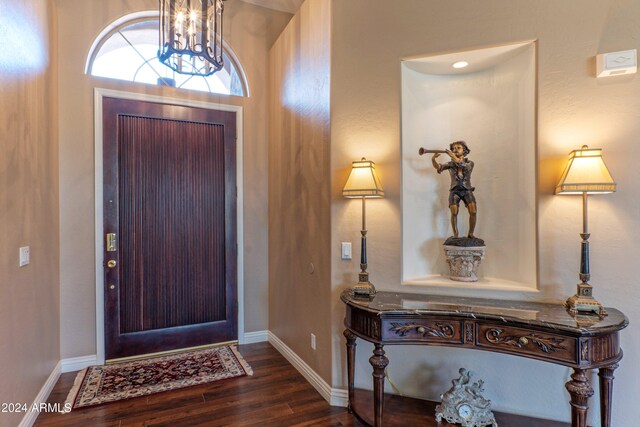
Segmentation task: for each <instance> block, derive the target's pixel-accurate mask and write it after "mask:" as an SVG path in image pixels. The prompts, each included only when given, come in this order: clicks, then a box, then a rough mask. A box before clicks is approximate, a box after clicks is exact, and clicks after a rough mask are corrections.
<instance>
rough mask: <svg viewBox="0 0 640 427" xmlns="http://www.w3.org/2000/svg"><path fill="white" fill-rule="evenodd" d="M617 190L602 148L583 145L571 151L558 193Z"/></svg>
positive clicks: (557, 189) (557, 187)
mask: <svg viewBox="0 0 640 427" xmlns="http://www.w3.org/2000/svg"><path fill="white" fill-rule="evenodd" d="M614 191H616V183H615V181H614V180H613V178H612V177H611V174H610V173H609V169H607V166H606V165H605V164H604V161H603V160H602V149H601V148H589V147H587V146H586V145H583V146H582V148H581V149H579V150H573V151H572V152H571V153H569V163H568V164H567V167H566V168H565V170H564V172H563V173H562V178H560V182H559V183H558V185H557V186H556V191H555V193H556V194H583V193H587V194H602V193H613V192H614Z"/></svg>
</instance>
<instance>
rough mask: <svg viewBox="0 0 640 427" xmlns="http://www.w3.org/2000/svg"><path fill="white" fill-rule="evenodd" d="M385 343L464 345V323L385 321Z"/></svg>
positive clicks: (402, 319) (383, 332)
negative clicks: (408, 342) (410, 342)
mask: <svg viewBox="0 0 640 427" xmlns="http://www.w3.org/2000/svg"><path fill="white" fill-rule="evenodd" d="M382 337H383V340H385V341H418V342H429V343H438V342H441V343H458V344H461V343H462V321H459V320H451V319H429V320H426V319H413V318H398V319H385V320H384V322H383V327H382Z"/></svg>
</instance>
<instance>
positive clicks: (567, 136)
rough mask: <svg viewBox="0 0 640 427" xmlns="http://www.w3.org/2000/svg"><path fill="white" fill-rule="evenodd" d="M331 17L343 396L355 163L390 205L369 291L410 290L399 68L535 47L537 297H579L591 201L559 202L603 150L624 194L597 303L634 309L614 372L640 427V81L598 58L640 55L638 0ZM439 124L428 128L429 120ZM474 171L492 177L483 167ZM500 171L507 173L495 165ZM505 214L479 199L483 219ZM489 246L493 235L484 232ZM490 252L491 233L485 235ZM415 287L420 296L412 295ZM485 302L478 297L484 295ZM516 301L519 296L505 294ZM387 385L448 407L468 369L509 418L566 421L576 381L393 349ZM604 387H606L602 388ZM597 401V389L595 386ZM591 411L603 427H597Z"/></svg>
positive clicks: (598, 270) (504, 361) (617, 198)
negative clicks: (564, 178)
mask: <svg viewBox="0 0 640 427" xmlns="http://www.w3.org/2000/svg"><path fill="white" fill-rule="evenodd" d="M332 7H333V13H332V19H333V22H332V43H331V49H332V57H331V61H332V71H331V168H332V173H331V176H332V188H331V194H332V197H334V199H333V204H332V209H333V212H332V239H331V249H332V258H331V259H332V283H333V287H334V289H335V292H334V297H333V299H332V305H333V306H334V310H333V314H332V317H333V330H334V332H333V337H334V377H333V379H334V382H333V385H334V387H335V386H344V384H345V373H344V357H345V356H344V350H343V347H344V344H343V341H344V340H343V338H342V336H341V331H342V329H343V327H342V319H343V316H344V308H343V307H342V306H341V304H339V303H338V302H337V301H338V300H337V291H338V290H339V289H341V288H344V287H347V286H349V285H350V283H351V282H352V281H353V278H354V277H355V272H356V271H357V264H356V262H357V260H354V261H352V262H345V261H341V260H340V253H339V243H340V242H341V241H353V242H357V239H358V237H357V234H358V228H359V227H358V220H359V206H356V205H357V204H356V203H353V202H349V201H346V200H342V199H340V198H339V196H338V195H339V194H340V189H341V188H342V186H343V185H344V179H345V178H346V174H347V172H348V167H349V162H351V161H352V160H354V159H357V158H360V157H361V156H366V157H367V158H368V159H371V160H374V161H375V162H376V164H377V166H378V167H377V170H378V171H379V173H380V175H381V179H382V183H383V185H384V188H385V191H386V196H387V197H386V198H385V199H383V200H377V201H374V202H372V203H369V204H368V205H367V210H368V225H369V227H368V228H369V234H368V245H369V247H368V249H369V271H370V273H371V280H372V281H373V283H375V284H376V285H377V286H378V288H380V289H384V290H406V289H405V288H403V287H402V286H401V285H400V284H399V283H400V268H401V262H400V259H401V258H400V257H401V251H400V244H401V242H400V235H401V224H400V196H401V194H400V188H401V187H400V172H401V171H400V60H401V59H402V58H403V57H407V56H413V55H427V54H432V53H438V52H447V51H454V50H464V49H471V48H476V47H482V46H490V45H495V44H501V43H510V42H514V41H522V40H530V39H537V40H538V46H539V52H538V71H539V77H538V79H539V80H538V111H539V115H538V161H539V178H538V186H539V190H538V197H539V211H538V215H539V253H540V261H539V262H540V266H539V267H540V289H541V292H540V294H539V295H538V296H537V298H539V299H547V300H561V299H564V298H566V297H567V296H570V295H572V294H573V293H574V292H575V283H576V282H577V271H578V265H579V261H578V258H579V236H578V233H579V232H580V221H581V202H580V198H575V197H556V196H553V195H552V193H553V189H554V186H555V184H556V182H557V180H558V179H559V175H560V173H561V171H562V168H563V166H564V164H565V162H566V159H567V154H568V152H569V151H570V150H572V149H575V148H579V147H580V146H581V145H582V144H589V145H590V146H599V147H602V148H603V149H604V156H605V161H606V162H607V165H608V166H609V168H610V169H611V171H612V174H613V176H614V178H615V179H616V180H617V182H618V192H617V193H615V194H613V195H609V196H600V197H592V198H591V202H590V206H589V209H590V212H589V214H590V229H591V230H590V231H591V232H592V237H591V239H590V240H591V257H592V260H591V269H592V276H591V277H592V281H591V282H592V283H593V284H594V286H595V291H594V292H595V296H596V297H597V298H598V299H600V300H601V301H602V302H603V303H604V304H605V305H608V306H614V307H617V308H619V309H620V310H622V311H623V312H625V313H626V314H627V315H628V317H629V318H630V321H631V326H630V327H629V328H628V329H627V330H625V331H624V332H623V334H622V347H623V348H624V351H625V358H624V359H623V360H622V363H621V366H620V368H619V369H618V371H617V372H616V386H615V387H616V390H615V392H614V401H615V409H614V417H613V425H617V426H632V425H636V424H637V416H636V415H635V410H634V407H635V406H636V403H635V397H636V395H637V391H638V389H637V385H636V384H637V380H638V378H640V365H638V363H637V360H638V359H639V358H640V340H639V339H638V338H639V337H640V335H639V334H638V326H637V323H638V321H639V320H640V308H639V307H640V304H639V303H640V289H639V288H638V283H637V282H638V281H637V269H636V268H635V264H637V262H636V260H635V258H636V256H637V255H636V254H637V253H638V252H640V216H639V215H638V214H639V213H640V199H639V198H638V189H637V183H638V182H640V169H638V168H637V167H636V162H637V158H638V155H639V154H640V143H639V142H638V135H640V77H638V76H637V75H635V76H631V77H617V78H611V79H606V80H600V79H598V80H596V79H595V76H594V68H595V65H594V57H595V55H596V54H598V53H604V52H611V51H617V50H626V49H638V48H640V45H639V42H638V41H639V40H640V2H637V1H635V0H564V1H560V2H559V1H552V0H543V1H533V2H532V1H529V0H486V1H482V2H469V1H464V0H451V1H447V2H443V1H436V0H428V1H427V0H404V1H401V2H394V3H393V5H391V6H390V5H389V3H388V2H387V1H383V0H349V1H334V2H333V6H332ZM425 126H428V123H425ZM476 167H482V165H477V164H476ZM492 167H499V165H492ZM498 208H500V207H499V206H488V205H486V204H483V203H482V200H481V199H479V200H478V210H479V215H483V216H494V215H496V211H495V209H498ZM477 234H478V235H482V230H477ZM483 237H484V238H485V240H487V242H488V246H489V248H490V247H491V236H483ZM411 290H412V291H413V290H416V289H415V288H411ZM476 294H478V293H476ZM501 297H508V295H501ZM359 350H360V355H359V357H358V365H359V366H358V372H357V375H358V376H359V378H362V379H363V380H362V381H366V382H369V378H370V367H369V365H368V362H367V361H366V358H368V356H369V354H367V353H368V352H369V350H368V349H367V347H366V346H359ZM389 353H390V354H391V355H390V360H391V363H390V365H389V367H388V369H389V374H390V375H391V378H392V379H393V380H394V382H395V383H396V384H397V385H398V387H399V389H400V390H401V391H403V392H404V393H406V394H410V395H412V394H413V395H420V396H425V397H430V398H432V399H437V398H438V394H439V393H441V392H443V391H444V390H446V389H447V388H448V387H449V384H450V383H449V381H450V379H451V378H453V377H454V376H455V375H456V372H457V369H458V368H459V367H461V366H465V367H467V368H469V369H472V370H474V371H476V372H478V375H479V376H481V377H482V378H483V379H484V380H485V381H486V389H487V395H488V396H489V398H491V399H492V400H493V402H494V406H495V407H497V408H499V409H501V410H504V411H508V412H519V413H523V414H531V415H536V416H539V417H547V418H555V419H562V420H568V418H569V411H568V409H567V408H568V404H567V400H568V399H567V396H568V395H567V393H566V392H565V391H564V387H563V383H564V382H565V381H566V380H567V376H568V374H569V370H568V369H565V368H560V367H555V366H552V365H547V364H544V363H540V362H532V361H526V360H517V359H514V358H509V357H505V356H498V355H491V354H487V353H481V352H470V351H462V350H452V349H444V348H437V349H436V348H430V349H429V350H428V351H427V350H425V349H420V351H418V349H416V348H412V347H403V348H402V349H391V348H390V350H389ZM596 382H597V381H596ZM596 390H597V387H596ZM596 413H597V410H595V411H591V414H592V416H593V417H592V421H591V423H592V424H597V423H598V421H595V420H597V418H595V414H596Z"/></svg>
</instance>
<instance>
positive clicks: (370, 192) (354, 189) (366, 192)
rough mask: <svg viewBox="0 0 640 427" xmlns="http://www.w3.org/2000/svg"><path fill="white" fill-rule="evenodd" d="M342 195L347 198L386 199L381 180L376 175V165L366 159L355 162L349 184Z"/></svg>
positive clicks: (352, 165) (348, 180)
mask: <svg viewBox="0 0 640 427" xmlns="http://www.w3.org/2000/svg"><path fill="white" fill-rule="evenodd" d="M342 195H343V196H344V197H347V198H356V197H367V198H375V197H378V198H379V197H384V190H383V189H382V184H381V183H380V178H378V175H377V174H376V166H375V163H373V162H372V161H370V160H367V159H365V158H364V157H363V158H362V160H360V161H357V162H353V163H352V164H351V173H350V174H349V178H348V179H347V183H346V184H345V186H344V188H343V189H342Z"/></svg>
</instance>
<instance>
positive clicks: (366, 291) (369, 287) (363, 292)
mask: <svg viewBox="0 0 640 427" xmlns="http://www.w3.org/2000/svg"><path fill="white" fill-rule="evenodd" d="M351 291H352V292H353V295H354V296H363V297H372V296H374V295H375V294H376V287H375V286H373V283H371V282H369V273H367V272H366V271H363V272H361V273H360V274H358V283H357V284H356V285H355V286H354V287H353V288H351Z"/></svg>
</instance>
